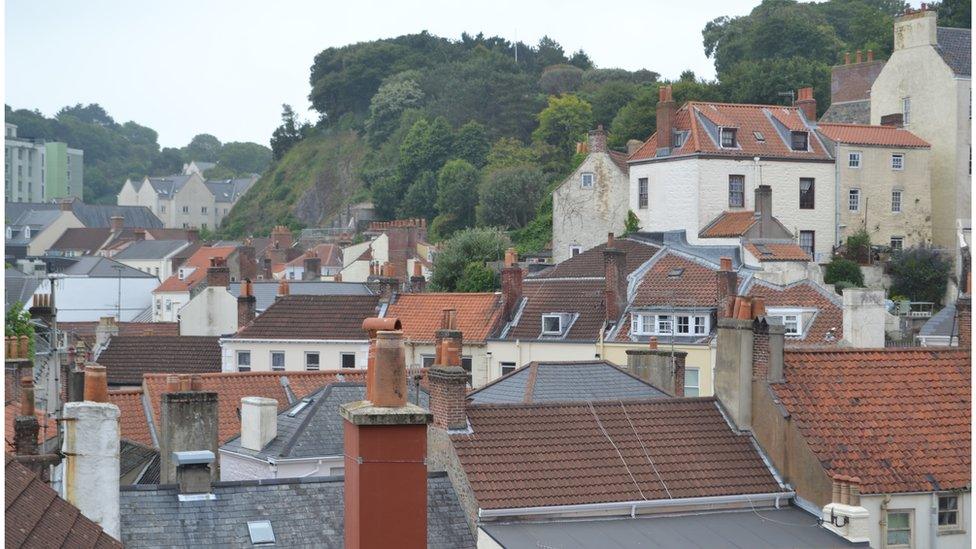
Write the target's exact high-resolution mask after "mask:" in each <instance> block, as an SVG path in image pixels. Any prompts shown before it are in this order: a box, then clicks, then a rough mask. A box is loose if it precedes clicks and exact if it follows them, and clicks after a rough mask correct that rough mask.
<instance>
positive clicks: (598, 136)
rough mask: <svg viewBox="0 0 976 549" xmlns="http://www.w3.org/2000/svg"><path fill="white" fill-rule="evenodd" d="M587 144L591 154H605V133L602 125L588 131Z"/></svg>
mask: <svg viewBox="0 0 976 549" xmlns="http://www.w3.org/2000/svg"><path fill="white" fill-rule="evenodd" d="M587 143H588V145H589V149H590V152H591V153H597V152H603V153H605V152H607V132H606V131H604V129H603V124H600V125H599V126H597V127H596V129H595V130H590V133H589V135H588V136H587Z"/></svg>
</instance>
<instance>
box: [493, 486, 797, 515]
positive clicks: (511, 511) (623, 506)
mask: <svg viewBox="0 0 976 549" xmlns="http://www.w3.org/2000/svg"><path fill="white" fill-rule="evenodd" d="M794 496H796V492H794V491H788V492H770V493H765V494H738V495H732V496H709V497H696V498H674V499H656V500H639V501H614V502H610V503H583V504H577V505H549V506H542V507H512V508H508V509H478V518H479V519H490V518H500V517H511V516H550V515H564V514H567V513H600V514H607V515H621V514H627V515H630V516H631V517H634V516H636V514H637V511H638V510H640V509H667V508H669V507H682V506H696V507H704V506H712V505H728V504H736V503H740V504H748V505H749V506H750V507H755V506H756V504H757V503H760V502H766V501H772V502H773V503H774V505H775V506H776V508H777V509H778V508H779V507H780V500H784V501H785V502H788V501H789V500H790V499H792V498H793V497H794Z"/></svg>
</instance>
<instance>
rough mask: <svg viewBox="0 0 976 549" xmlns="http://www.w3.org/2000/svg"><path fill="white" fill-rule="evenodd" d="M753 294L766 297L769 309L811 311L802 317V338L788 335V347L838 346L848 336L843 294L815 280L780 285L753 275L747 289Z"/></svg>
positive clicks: (749, 294) (753, 295) (750, 295)
mask: <svg viewBox="0 0 976 549" xmlns="http://www.w3.org/2000/svg"><path fill="white" fill-rule="evenodd" d="M745 295H748V296H749V297H756V296H762V298H763V300H764V301H765V306H766V309H767V310H768V309H769V308H770V307H774V308H775V307H783V308H787V309H790V308H792V309H806V310H808V311H810V312H811V314H809V315H805V316H804V318H803V319H802V323H803V326H802V330H803V336H802V337H792V336H787V337H786V344H787V346H799V345H804V346H818V345H829V346H831V347H835V346H836V345H837V342H839V341H840V340H841V339H842V338H843V337H844V309H843V301H841V298H840V296H839V295H837V294H834V293H831V292H830V291H829V290H827V289H826V288H824V287H823V286H820V285H819V284H817V283H816V282H813V281H811V280H800V281H798V282H793V283H791V284H786V285H779V284H773V283H772V282H766V281H763V280H759V279H757V278H750V279H749V281H748V283H747V284H746V288H745Z"/></svg>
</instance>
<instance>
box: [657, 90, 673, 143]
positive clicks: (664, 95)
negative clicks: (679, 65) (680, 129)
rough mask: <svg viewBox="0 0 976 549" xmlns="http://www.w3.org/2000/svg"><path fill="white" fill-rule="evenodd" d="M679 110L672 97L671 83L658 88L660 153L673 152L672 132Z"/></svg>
mask: <svg viewBox="0 0 976 549" xmlns="http://www.w3.org/2000/svg"><path fill="white" fill-rule="evenodd" d="M677 110H678V107H677V105H676V104H675V102H674V99H673V98H672V97H671V84H668V85H667V86H661V87H660V88H658V101H657V150H658V154H659V155H660V154H663V155H665V156H666V155H669V154H671V134H672V133H673V129H674V114H675V112H676V111H677ZM661 151H664V152H663V153H662V152H661Z"/></svg>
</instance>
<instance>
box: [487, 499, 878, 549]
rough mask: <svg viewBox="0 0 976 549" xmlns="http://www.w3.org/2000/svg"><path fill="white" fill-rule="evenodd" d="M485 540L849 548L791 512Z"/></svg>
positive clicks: (552, 528)
mask: <svg viewBox="0 0 976 549" xmlns="http://www.w3.org/2000/svg"><path fill="white" fill-rule="evenodd" d="M481 528H482V530H484V531H485V532H486V533H487V534H488V535H489V536H491V537H492V538H493V539H494V540H495V541H497V542H498V543H499V544H501V545H502V546H503V547H505V548H506V549H518V548H523V547H524V548H533V549H535V548H538V547H559V548H560V549H574V548H590V547H643V548H654V547H661V548H671V547H751V548H753V549H779V548H782V547H791V548H793V549H805V548H810V549H827V548H833V547H867V544H852V543H850V542H848V541H847V540H845V539H843V538H841V537H839V536H837V535H834V534H833V533H831V532H829V531H828V530H826V529H824V528H821V527H820V526H818V525H817V517H814V516H813V515H810V514H809V513H806V512H804V511H802V510H800V509H797V508H795V507H784V508H782V509H759V510H746V511H729V512H719V513H705V514H694V515H684V516H676V517H674V516H672V517H647V518H637V519H632V518H629V517H628V518H619V519H606V520H578V521H553V522H523V523H509V524H495V523H485V524H482V526H481Z"/></svg>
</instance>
